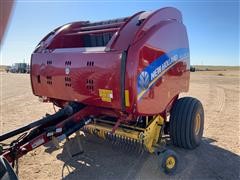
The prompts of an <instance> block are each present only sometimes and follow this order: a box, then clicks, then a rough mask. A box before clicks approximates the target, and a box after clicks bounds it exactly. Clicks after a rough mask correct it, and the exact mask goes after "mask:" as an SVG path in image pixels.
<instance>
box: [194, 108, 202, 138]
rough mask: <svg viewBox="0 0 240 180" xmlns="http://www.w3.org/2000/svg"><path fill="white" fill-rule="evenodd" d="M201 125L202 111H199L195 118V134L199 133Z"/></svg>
mask: <svg viewBox="0 0 240 180" xmlns="http://www.w3.org/2000/svg"><path fill="white" fill-rule="evenodd" d="M200 126H201V116H200V113H197V115H196V118H195V134H196V135H198V133H199V131H200Z"/></svg>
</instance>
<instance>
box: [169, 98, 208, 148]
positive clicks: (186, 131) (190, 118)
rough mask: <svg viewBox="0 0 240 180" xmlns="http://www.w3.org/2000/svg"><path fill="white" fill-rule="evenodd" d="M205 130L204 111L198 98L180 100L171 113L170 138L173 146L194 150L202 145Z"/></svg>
mask: <svg viewBox="0 0 240 180" xmlns="http://www.w3.org/2000/svg"><path fill="white" fill-rule="evenodd" d="M203 129H204V110H203V106H202V104H201V102H200V101H199V100H197V99H196V98H192V97H183V98H180V99H178V100H177V101H176V102H175V103H174V105H173V107H172V109H171V112H170V137H171V141H172V143H173V145H175V146H178V147H182V148H185V149H194V148H196V147H197V146H198V145H199V144H200V143H201V139H202V135H203Z"/></svg>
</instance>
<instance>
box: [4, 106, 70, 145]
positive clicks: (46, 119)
mask: <svg viewBox="0 0 240 180" xmlns="http://www.w3.org/2000/svg"><path fill="white" fill-rule="evenodd" d="M71 114H73V109H72V107H71V106H66V107H65V108H63V109H60V110H59V111H58V112H56V113H55V114H52V115H48V116H47V117H44V118H42V119H40V120H37V121H34V122H32V123H30V124H28V125H26V126H23V127H21V128H18V129H16V130H13V131H10V132H8V133H5V134H3V135H1V136H0V142H1V141H4V140H6V139H8V138H11V137H13V136H16V135H18V134H20V133H23V132H25V131H28V130H29V129H32V128H34V127H37V126H40V125H44V124H46V123H48V122H51V121H54V120H56V119H59V118H62V117H63V116H69V115H71Z"/></svg>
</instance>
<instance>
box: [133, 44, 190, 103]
mask: <svg viewBox="0 0 240 180" xmlns="http://www.w3.org/2000/svg"><path fill="white" fill-rule="evenodd" d="M187 58H189V49H188V48H179V49H175V50H173V51H170V52H169V53H166V54H163V55H161V56H160V57H158V58H157V59H156V60H154V61H153V62H152V63H151V64H150V65H149V66H147V67H146V68H144V70H143V71H142V72H141V73H140V74H139V75H138V78H137V81H138V84H137V91H138V97H137V99H138V100H140V99H141V97H142V96H143V95H144V94H145V93H146V92H147V91H148V90H149V89H150V88H151V86H152V85H154V84H155V82H156V81H157V80H158V79H159V78H160V77H161V76H162V75H163V74H164V73H165V72H166V71H167V70H169V69H170V68H171V67H173V66H174V65H175V64H176V63H177V62H178V61H179V60H181V59H187Z"/></svg>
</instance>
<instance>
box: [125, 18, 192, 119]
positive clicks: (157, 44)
mask: <svg viewBox="0 0 240 180" xmlns="http://www.w3.org/2000/svg"><path fill="white" fill-rule="evenodd" d="M136 52H137V53H136ZM129 55H130V56H131V58H137V59H139V63H138V66H137V74H135V75H134V74H132V78H130V79H131V81H129V83H132V88H133V90H132V92H133V94H136V96H135V99H134V104H135V105H134V106H135V108H136V110H135V112H136V113H137V114H142V115H151V114H152V115H154V114H159V113H162V112H164V111H165V109H166V108H167V105H168V104H169V102H171V100H172V99H173V98H174V97H175V96H176V95H178V94H179V93H180V92H186V91H188V87H189V67H190V64H189V49H188V38H187V34H186V30H185V27H184V25H183V24H181V23H179V22H177V21H175V20H169V21H164V22H159V23H158V24H157V25H156V26H154V27H153V28H151V29H150V30H149V31H148V32H147V33H146V35H145V36H143V37H142V38H141V39H140V40H139V41H137V43H136V44H135V45H134V46H132V47H131V48H130V52H129ZM128 66H131V65H129V64H128ZM134 76H135V78H134ZM134 85H135V86H134ZM134 88H135V90H134Z"/></svg>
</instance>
